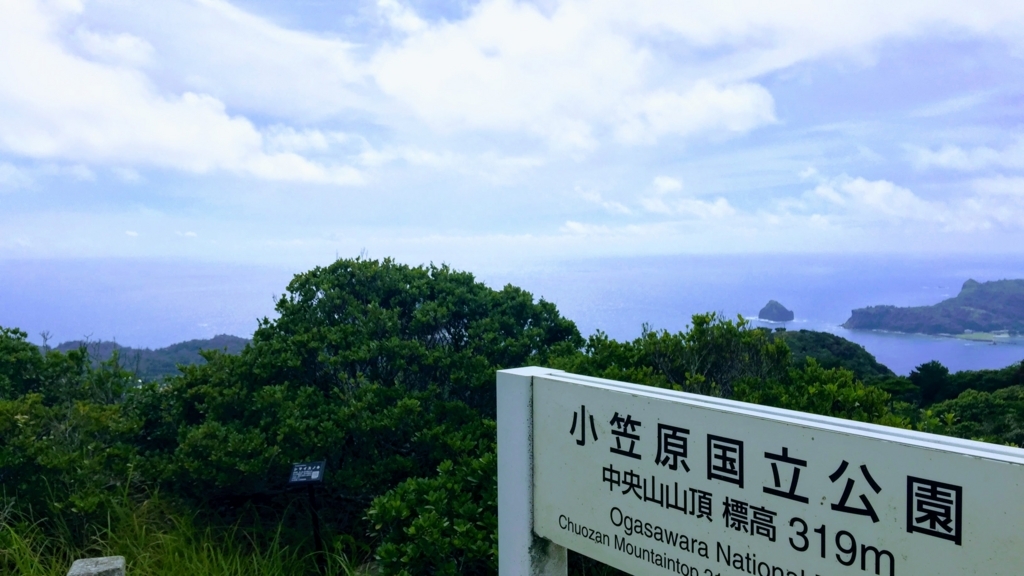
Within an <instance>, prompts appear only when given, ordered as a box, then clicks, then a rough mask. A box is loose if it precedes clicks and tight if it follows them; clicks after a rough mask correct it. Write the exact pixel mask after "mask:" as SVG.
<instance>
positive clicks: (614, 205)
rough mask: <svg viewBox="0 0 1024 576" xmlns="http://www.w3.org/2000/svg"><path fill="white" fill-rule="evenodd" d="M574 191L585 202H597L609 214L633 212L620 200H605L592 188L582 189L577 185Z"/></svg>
mask: <svg viewBox="0 0 1024 576" xmlns="http://www.w3.org/2000/svg"><path fill="white" fill-rule="evenodd" d="M576 193H577V194H579V195H580V196H581V197H582V198H583V199H584V200H586V201H587V202H590V203H593V204H597V205H598V206H600V207H601V208H604V210H605V211H606V212H608V213H610V214H632V213H633V211H632V210H630V209H629V208H628V207H627V206H626V205H625V204H623V203H621V202H616V201H615V200H606V199H605V198H604V197H602V196H601V194H600V193H599V192H595V191H593V190H584V189H582V188H581V187H579V186H577V187H576Z"/></svg>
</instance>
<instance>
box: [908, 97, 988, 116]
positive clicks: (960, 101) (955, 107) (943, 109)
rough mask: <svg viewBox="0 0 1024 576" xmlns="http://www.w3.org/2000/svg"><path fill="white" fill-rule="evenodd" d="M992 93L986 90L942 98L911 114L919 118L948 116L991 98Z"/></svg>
mask: <svg viewBox="0 0 1024 576" xmlns="http://www.w3.org/2000/svg"><path fill="white" fill-rule="evenodd" d="M991 97H992V95H991V94H989V93H985V92H979V93H975V94H968V95H966V96H958V97H956V98H950V99H947V100H942V101H941V102H935V103H933V104H930V105H928V106H923V107H921V108H919V109H917V110H915V111H914V112H912V113H911V116H915V117H918V118H934V117H937V116H946V115H949V114H955V113H957V112H962V111H964V110H970V109H972V108H975V107H977V106H980V105H981V104H984V103H985V102H986V101H988V100H989V98H991Z"/></svg>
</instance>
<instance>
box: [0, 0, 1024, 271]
mask: <svg viewBox="0 0 1024 576" xmlns="http://www.w3.org/2000/svg"><path fill="white" fill-rule="evenodd" d="M0 15H2V17H0V78H3V81H2V82H0V259H6V260H10V259H26V258H28V259H68V258H72V259H73V258H96V257H103V258H111V257H114V258H117V257H141V258H174V259H184V260H202V261H224V262H233V263H245V264H270V265H286V266H294V267H296V269H301V268H303V267H307V266H309V265H312V264H317V263H324V262H327V261H329V260H330V259H332V258H333V257H334V256H335V255H336V254H337V255H342V256H348V255H355V254H358V253H360V252H361V251H363V250H365V251H366V252H367V253H368V254H370V255H371V256H374V257H382V256H395V257H397V258H398V259H400V260H402V261H406V262H412V263H418V262H426V261H434V262H441V261H445V262H450V263H453V264H456V265H458V266H463V267H469V268H473V269H478V270H479V269H486V268H502V267H504V268H514V267H516V266H522V265H529V264H532V263H538V262H545V261H551V260H564V259H578V258H586V257H593V256H630V255H651V254H680V253H720V252H724V253H737V252H739V253H746V252H776V253H777V252H825V253H830V252H835V253H851V252H857V253H897V254H921V253H924V254H928V253H941V254H949V253H957V254H963V253H968V254H999V253H1014V254H1019V253H1020V252H1021V246H1024V242H1022V240H1024V234H1022V231H1024V32H1022V31H1024V3H1021V2H1019V1H1017V2H1011V1H1007V2H996V1H992V2H980V3H973V4H970V5H968V4H967V3H964V2H951V1H935V0H932V1H929V2H924V1H909V0H906V1H900V2H892V1H877V2H876V1H871V0H858V1H850V2H844V1H837V2H829V3H822V2H807V1H780V2H774V3H764V2H754V1H734V2H714V3H709V2H686V1H679V0H673V1H659V0H647V1H631V2H610V1H604V0H589V1H586V2H578V1H558V0H538V1H535V2H516V1H512V0H497V1H490V0H485V1H481V2H440V1H434V0H431V1H427V0H423V1H402V0H376V1H370V0H366V1H362V0H356V1H353V2H336V1H326V0H304V1H303V0H297V1H292V2H269V1H264V0H241V1H238V2H234V3H231V2H225V1H222V0H162V1H161V2H158V3H150V2H132V1H128V0H82V1H79V0H48V1H35V0H7V1H6V2H4V4H3V7H2V8H0Z"/></svg>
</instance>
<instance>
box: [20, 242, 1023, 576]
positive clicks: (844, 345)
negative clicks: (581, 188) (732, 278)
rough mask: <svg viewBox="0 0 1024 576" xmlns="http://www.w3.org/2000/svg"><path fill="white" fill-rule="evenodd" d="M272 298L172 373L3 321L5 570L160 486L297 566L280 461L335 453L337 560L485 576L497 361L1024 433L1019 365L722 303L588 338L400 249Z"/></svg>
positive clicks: (294, 498)
mask: <svg viewBox="0 0 1024 576" xmlns="http://www.w3.org/2000/svg"><path fill="white" fill-rule="evenodd" d="M277 311H278V313H279V317H278V318H277V319H275V320H267V319H264V320H263V321H261V322H260V324H259V328H258V330H257V331H256V333H255V335H254V336H253V340H252V342H251V343H250V344H249V345H248V346H247V347H246V348H245V349H244V350H242V351H241V352H240V353H239V354H237V355H234V354H226V353H223V352H204V353H203V355H204V358H205V360H206V362H205V363H204V364H202V365H191V366H182V367H181V371H180V374H179V375H177V376H175V377H173V378H168V379H165V380H163V381H160V382H143V381H142V380H140V379H139V378H137V377H136V375H135V374H134V373H133V372H131V371H129V370H126V369H125V367H124V366H123V365H122V363H121V362H120V359H119V357H118V355H117V354H114V355H113V357H112V358H111V359H110V360H108V361H104V362H102V363H98V364H97V363H94V362H93V361H92V360H91V359H90V357H89V353H88V350H87V349H86V348H80V349H77V350H71V351H68V352H67V353H64V352H60V351H53V350H49V351H47V350H40V348H39V347H37V346H34V345H32V344H31V343H29V342H28V341H27V338H26V335H25V334H24V333H22V332H20V331H17V330H13V329H0V480H2V483H3V493H2V494H0V498H2V499H3V501H2V502H0V535H5V536H3V537H2V538H0V572H5V571H13V570H15V569H16V566H20V565H21V564H17V562H19V560H17V558H24V557H25V556H24V555H22V556H17V555H16V554H14V552H12V550H14V549H15V548H17V547H16V546H14V544H4V542H8V543H10V542H18V541H19V540H17V539H16V538H13V536H12V535H18V534H21V535H24V534H35V533H36V532H33V531H40V530H41V531H44V532H47V533H49V534H58V535H59V536H60V538H61V542H63V543H64V544H65V545H66V546H65V548H62V549H70V548H67V546H71V547H75V546H77V547H78V548H77V549H81V550H85V549H98V548H97V546H96V538H97V537H98V536H97V535H98V534H108V535H110V534H114V532H115V531H111V530H112V529H110V528H109V526H110V524H109V523H110V520H109V519H110V518H112V517H119V515H120V516H124V510H126V509H128V510H146V509H148V508H147V506H148V504H147V503H150V502H155V501H159V502H160V503H161V509H165V510H170V511H171V512H168V514H169V515H170V517H175V515H177V517H181V518H185V519H187V520H188V522H191V523H194V524H195V525H196V526H197V528H196V530H198V531H199V532H200V533H203V534H219V533H222V529H223V527H233V528H232V530H230V531H228V532H227V533H226V534H225V536H224V538H229V539H230V538H235V540H232V542H235V544H231V545H230V546H234V547H233V548H232V547H230V546H229V549H230V550H234V551H236V552H237V551H238V550H245V549H253V550H268V549H272V548H273V547H275V546H276V547H277V548H273V549H279V550H293V551H302V553H301V554H299V555H298V556H295V557H294V558H292V559H291V560H288V562H293V561H294V562H298V563H299V564H288V565H289V566H298V565H300V564H301V559H302V558H306V557H307V556H305V555H306V554H307V553H309V552H311V551H312V544H311V542H310V540H309V537H308V535H309V517H308V515H307V512H306V508H305V505H306V503H305V499H304V494H303V493H301V492H299V493H296V492H294V491H291V490H289V489H288V487H287V485H286V480H287V476H288V471H289V466H290V464H291V463H293V462H298V461H309V460H325V461H326V462H327V470H328V474H327V480H326V482H325V484H324V485H323V486H322V488H321V489H320V493H319V499H320V502H321V505H322V514H321V516H322V519H323V521H324V525H325V530H324V532H325V536H326V539H327V549H328V551H331V553H332V554H336V555H335V556H332V558H340V556H339V554H340V553H341V551H344V552H346V553H347V554H348V555H349V556H351V557H353V558H356V559H358V560H359V561H363V560H370V561H373V562H374V563H375V564H376V565H377V566H378V567H379V569H380V570H382V571H383V573H385V574H409V575H413V574H490V573H494V571H495V570H496V554H497V541H496V526H497V518H496V513H497V509H496V508H497V506H496V499H497V487H496V482H495V475H496V458H495V424H494V412H495V394H494V392H495V390H494V372H495V370H498V369H501V368H505V367H516V366H523V365H530V364H535V365H547V366H551V367H555V368H562V369H565V370H568V371H572V372H575V373H580V374H587V375H593V376H601V377H607V378H614V379H617V380H624V381H631V382H637V383H642V384H647V385H651V386H658V387H662V388H668V389H673V390H680V391H685V392H691V393H697V394H709V395H716V396H723V397H731V398H734V399H737V400H743V401H748V402H756V403H761V404H766V405H773V406H778V407H783V408H789V409H794V410H801V411H806V412H813V413H817V414H824V415H830V416H837V417H842V418H850V419H855V420H859V421H864V422H874V423H879V424H885V425H892V426H902V427H916V428H919V429H922V430H927V431H932V432H938V433H945V434H954V435H958V436H963V437H968V438H978V439H983V440H986V441H992V442H1012V443H1017V444H1019V443H1020V442H1021V440H1024V433H1022V432H1021V430H1022V422H1024V393H1022V390H1024V385H1022V377H1024V371H1022V368H1021V366H1020V365H1015V366H1013V367H1010V368H1007V369H1004V370H998V371H996V370H994V371H982V372H974V373H957V374H950V373H949V371H948V370H946V369H945V368H944V367H942V366H941V365H940V364H938V363H929V364H925V365H922V366H920V367H919V368H918V369H917V370H916V371H915V372H914V373H913V374H912V375H911V376H910V377H909V378H904V377H897V376H894V375H892V373H891V372H888V370H887V369H885V368H884V367H882V366H880V365H878V364H877V363H876V362H875V361H874V359H873V358H871V357H870V355H868V354H867V353H866V352H864V351H863V349H860V348H858V347H856V346H854V345H852V344H850V343H848V342H846V341H843V340H842V339H838V338H836V337H834V336H830V335H821V334H818V333H805V332H803V331H801V332H799V333H792V334H793V335H791V334H789V333H786V334H782V333H772V332H769V331H768V330H764V329H758V328H754V327H752V326H751V325H749V324H748V323H747V322H746V321H745V320H743V319H738V320H731V319H727V318H723V317H722V316H720V315H717V314H713V313H712V314H701V315H696V316H694V317H693V319H692V322H691V325H690V326H689V327H688V328H687V329H686V330H684V331H681V332H677V333H670V332H667V331H664V330H655V329H651V328H650V327H644V330H643V333H642V334H641V336H640V337H639V338H637V339H635V340H633V341H627V342H619V341H615V340H613V339H611V338H609V337H608V336H607V335H606V334H603V333H601V332H598V333H597V334H594V335H592V336H591V337H589V338H588V339H586V340H584V339H583V338H581V337H580V335H579V333H578V331H577V330H576V328H575V325H574V324H573V323H572V322H571V321H569V320H566V319H564V318H562V317H561V316H560V315H559V313H558V311H557V310H556V308H555V307H554V306H553V305H552V304H550V303H547V302H544V301H543V300H541V301H535V300H534V299H533V297H532V296H531V295H530V294H529V293H527V292H524V291H523V290H520V289H518V288H515V287H512V286H507V287H505V288H503V289H501V290H494V289H491V288H489V287H487V286H485V285H484V284H482V283H479V282H477V281H476V280H475V279H474V278H473V277H472V275H470V274H468V273H464V272H458V271H453V270H451V269H449V268H447V267H443V266H442V267H435V266H428V267H408V266H403V265H400V264H397V263H395V262H393V261H390V260H384V261H369V260H361V259H355V260H339V261H337V262H335V263H334V264H332V265H331V266H328V267H324V268H316V269H314V270H312V271H310V272H307V273H305V274H300V275H298V276H296V277H295V279H294V280H293V281H292V282H291V283H290V285H289V286H288V292H287V294H286V295H284V296H283V297H282V298H281V299H280V300H279V301H278V303H277ZM791 346H792V348H793V351H791ZM104 522H106V523H107V524H104ZM161 522H163V521H161ZM128 524H131V523H128ZM165 524H166V523H164V524H160V525H161V526H164V525H165ZM12 526H13V527H15V528H16V530H14V528H12ZM103 526H108V528H105V529H101V528H102V527H103ZM4 530H6V532H5V531H4ZM12 530H13V531H12ZM104 530H106V531H104ZM161 530H162V528H161ZM158 531H159V530H158ZM193 532H194V531H193ZM190 533H191V532H190ZM232 534H234V536H231V535H232ZM110 537H112V536H110ZM4 538H6V540H4ZM12 538H13V539H12ZM21 541H27V540H25V539H24V538H22V540H21ZM204 546H206V545H205V544H204ZM247 547H248V548H247ZM99 548H100V549H104V550H107V549H109V548H103V547H102V546H101V547H99ZM130 548H131V547H129V549H130ZM226 550H227V549H226ZM231 553H232V554H235V552H231ZM131 554H134V552H129V555H131ZM289 558H291V557H289ZM129 561H131V558H129ZM573 563H574V564H573V565H574V566H575V567H576V568H577V570H581V569H583V568H585V569H586V571H587V573H601V572H602V570H604V569H603V568H602V567H599V566H595V565H593V563H586V564H585V561H584V560H582V559H580V558H579V557H574V558H573ZM280 565H282V566H283V565H284V564H280ZM301 565H304V566H307V568H308V569H309V570H312V566H313V565H314V564H312V563H306V564H301ZM294 569H295V568H293V570H294ZM239 573H245V572H244V571H243V572H239Z"/></svg>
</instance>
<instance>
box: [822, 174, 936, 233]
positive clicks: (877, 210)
mask: <svg viewBox="0 0 1024 576" xmlns="http://www.w3.org/2000/svg"><path fill="white" fill-rule="evenodd" d="M810 196H812V197H818V198H823V199H825V200H827V201H828V202H829V203H831V204H833V205H836V206H841V207H844V208H845V209H847V210H848V211H850V212H851V213H853V214H855V215H860V216H866V217H869V218H877V217H883V218H890V219H898V220H921V221H931V222H940V223H941V222H946V221H947V220H948V219H949V216H950V215H949V210H948V208H947V207H946V206H945V205H944V204H942V203H940V202H930V201H927V200H924V199H922V198H920V197H918V196H917V195H915V194H914V193H913V192H911V191H910V190H909V189H907V188H904V187H902V186H897V185H896V184H894V183H892V182H889V181H888V180H866V179H864V178H850V177H849V176H841V177H838V178H833V179H831V180H825V181H823V182H821V184H819V185H818V186H817V187H816V188H814V189H813V190H812V191H811V192H810Z"/></svg>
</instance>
